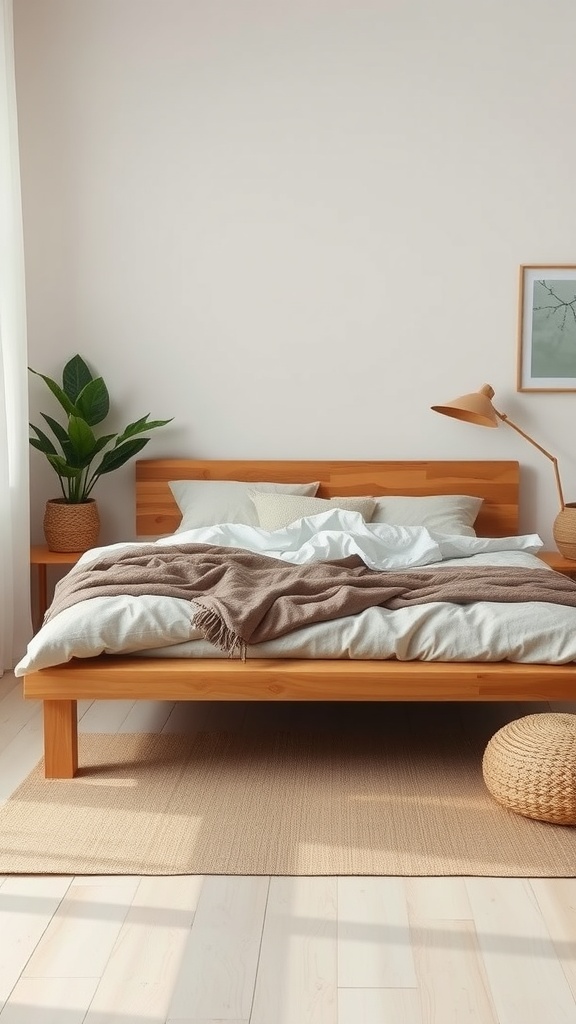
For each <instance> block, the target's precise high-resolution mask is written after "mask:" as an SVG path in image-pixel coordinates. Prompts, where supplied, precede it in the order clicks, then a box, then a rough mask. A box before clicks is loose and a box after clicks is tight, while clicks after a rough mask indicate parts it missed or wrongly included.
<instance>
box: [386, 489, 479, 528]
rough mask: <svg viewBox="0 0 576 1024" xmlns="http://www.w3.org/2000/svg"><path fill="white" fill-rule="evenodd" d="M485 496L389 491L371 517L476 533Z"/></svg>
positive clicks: (409, 524)
mask: <svg viewBox="0 0 576 1024" xmlns="http://www.w3.org/2000/svg"><path fill="white" fill-rule="evenodd" d="M482 500H483V499H482V498H473V497H471V496H470V495H468V494H431V495H427V496H425V497H409V496H407V495H387V496H385V497H382V498H376V508H375V510H374V515H373V516H372V519H371V520H370V521H371V522H372V523H388V524H389V525H390V526H426V527H427V528H428V529H429V530H434V531H435V532H436V533H449V534H452V536H457V537H475V536H476V531H475V530H474V523H475V521H476V517H477V515H478V513H479V511H480V506H481V504H482Z"/></svg>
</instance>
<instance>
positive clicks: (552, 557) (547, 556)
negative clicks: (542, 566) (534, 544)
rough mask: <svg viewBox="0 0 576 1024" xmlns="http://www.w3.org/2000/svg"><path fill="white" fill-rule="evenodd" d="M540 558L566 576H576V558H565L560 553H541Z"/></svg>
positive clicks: (539, 553)
mask: <svg viewBox="0 0 576 1024" xmlns="http://www.w3.org/2000/svg"><path fill="white" fill-rule="evenodd" d="M538 558H541V559H542V561H543V562H546V565H549V566H550V567H551V568H552V569H555V570H556V572H561V573H562V574H563V575H564V576H570V577H572V576H576V559H574V558H565V557H564V555H561V554H560V552H559V551H539V552H538Z"/></svg>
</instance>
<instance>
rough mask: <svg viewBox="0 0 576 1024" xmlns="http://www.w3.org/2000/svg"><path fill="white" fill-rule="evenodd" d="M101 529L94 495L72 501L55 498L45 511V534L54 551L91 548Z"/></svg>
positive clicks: (51, 549)
mask: <svg viewBox="0 0 576 1024" xmlns="http://www.w3.org/2000/svg"><path fill="white" fill-rule="evenodd" d="M99 533H100V516H99V515H98V505H97V504H96V502H95V501H94V498H89V499H88V501H83V502H81V503H80V504H77V505H72V504H70V503H69V502H66V501H64V499H63V498H51V499H50V501H47V502H46V510H45V512H44V536H45V537H46V543H47V545H48V549H49V550H50V551H87V550H88V548H93V547H94V546H95V544H96V541H97V540H98V535H99Z"/></svg>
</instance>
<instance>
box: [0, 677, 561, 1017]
mask: <svg viewBox="0 0 576 1024" xmlns="http://www.w3.org/2000/svg"><path fill="white" fill-rule="evenodd" d="M530 707H531V709H532V710H533V706H530ZM540 709H541V710H544V708H543V707H542V705H540ZM479 710H481V709H480V708H479ZM518 710H519V714H522V713H527V712H526V711H525V710H524V709H523V708H519V709H518ZM354 713H356V714H359V713H362V712H354ZM364 713H369V709H366V710H365V712H364ZM248 714H249V715H250V721H251V722H252V721H253V718H254V716H257V717H258V716H260V719H261V721H262V724H263V725H264V726H265V725H267V724H272V722H273V724H274V725H278V724H281V721H279V716H282V715H286V714H288V715H289V716H291V717H290V725H291V726H292V725H293V724H294V715H295V711H294V708H292V709H291V710H290V709H288V708H284V709H282V708H279V707H276V708H273V707H271V706H264V707H259V706H254V705H252V706H251V707H250V709H249V710H248V709H247V708H246V707H245V706H244V705H227V706H224V705H221V704H220V705H208V704H207V705H202V706H196V707H194V706H192V705H190V704H181V705H176V706H175V705H172V704H168V703H139V704H136V705H134V704H131V703H129V702H123V701H118V702H113V701H111V702H100V703H97V704H89V703H87V704H85V705H82V707H81V708H80V715H81V720H80V728H81V729H82V730H85V731H92V732H112V731H119V732H120V731H126V732H138V731H156V730H158V731H165V732H170V731H182V730H194V729H198V728H207V727H210V728H218V727H222V728H242V723H243V721H245V720H246V716H247V715H248ZM300 714H301V715H304V716H306V725H307V726H309V725H310V719H312V722H313V723H315V724H317V725H318V726H319V727H322V728H326V727H330V719H329V714H332V715H338V714H340V715H343V716H344V719H343V720H345V719H346V717H347V714H348V712H347V711H346V709H337V708H336V709H334V708H333V709H331V711H330V712H329V714H328V717H327V711H326V709H325V708H318V707H310V708H308V709H301V710H300ZM40 755H41V717H40V710H39V708H38V707H37V706H36V705H35V704H32V703H31V702H25V701H23V700H22V697H21V685H20V681H18V680H15V679H14V678H13V677H12V676H6V675H5V676H4V677H3V678H2V679H0V801H2V800H5V799H6V798H7V797H8V796H9V794H10V793H11V792H12V790H13V789H14V787H15V786H16V785H17V784H18V783H19V781H20V780H21V779H22V778H23V777H24V776H25V775H26V774H27V773H28V772H29V771H30V769H31V768H32V767H33V766H34V764H35V763H36V762H37V760H38V759H39V757H40ZM575 875H576V865H575ZM0 1007H1V1009H0V1024H81V1022H83V1021H85V1022H87V1024H116V1022H117V1024H166V1022H170V1024H223V1022H226V1024H248V1022H250V1024H476V1022H478V1024H564V1022H565V1024H575V1022H576V878H575V879H552V880H543V879H538V880H523V879H498V878H494V879H491V878H263V877H218V876H209V877H200V876H186V877H170V878H150V877H142V878H140V877H113V878H110V877H105V876H102V877H89V878H86V877H77V878H69V877H66V878H61V877H49V876H47V877H6V878H2V877H0Z"/></svg>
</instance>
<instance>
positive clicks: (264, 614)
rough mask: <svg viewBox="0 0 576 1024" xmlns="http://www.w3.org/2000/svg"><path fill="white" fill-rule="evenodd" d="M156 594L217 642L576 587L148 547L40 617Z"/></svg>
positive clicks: (76, 580)
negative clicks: (175, 602) (180, 602)
mask: <svg viewBox="0 0 576 1024" xmlns="http://www.w3.org/2000/svg"><path fill="white" fill-rule="evenodd" d="M123 594H124V595H130V596H134V597H138V596H143V595H154V594H156V595H158V596H162V597H176V598H182V599H184V600H186V601H191V602H193V605H192V613H193V622H194V626H195V627H196V628H197V629H198V630H199V631H200V632H201V633H202V635H203V636H204V637H205V639H206V640H209V641H210V642H211V643H213V644H214V645H215V646H216V647H218V648H220V649H221V650H223V651H228V652H229V653H230V654H231V655H232V654H234V653H235V652H236V651H238V652H239V653H240V654H241V656H242V657H245V655H246V647H247V645H248V644H257V643H262V642H263V641H265V640H275V639H276V638H277V637H280V636H283V635H284V634H286V633H291V632H292V631H293V630H296V629H300V628H301V627H304V626H310V625H312V623H315V622H326V621H328V620H332V619H338V618H342V617H343V616H346V615H356V614H358V613H359V612H362V611H364V610H365V609H366V608H371V607H375V606H383V607H386V608H404V607H406V606H408V605H414V604H426V603H428V602H438V601H447V602H452V603H454V604H470V603H472V602H473V601H504V602H522V601H545V602H550V603H553V604H563V605H570V606H572V607H576V583H575V582H573V581H572V580H570V579H568V578H567V577H566V576H561V575H560V573H556V572H552V571H550V570H549V569H545V568H542V569H526V568H512V567H508V566H482V567H477V568H476V567H475V568H470V567H469V566H463V567H462V568H454V567H453V566H450V567H444V568H443V567H436V566H435V567H433V568H428V567H423V568H417V569H409V570H402V571H396V570H390V571H388V570H383V571H376V570H374V569H368V568H367V567H366V566H365V565H364V563H363V562H362V560H361V559H360V558H359V557H358V556H356V555H352V556H350V557H349V558H344V559H340V560H336V561H329V562H309V563H307V564H306V565H292V564H291V563H289V562H284V561H282V560H280V559H277V558H268V557H267V556H265V555H258V554H254V553H253V552H251V551H245V550H243V549H241V548H227V547H220V546H217V545H212V544H182V545H178V546H176V545H159V544H142V545H138V546H137V548H131V549H128V550H126V552H125V553H120V554H109V555H105V556H103V557H101V558H98V559H97V560H96V561H94V562H92V563H90V564H88V565H87V566H86V567H85V568H84V567H77V568H74V569H73V570H71V572H69V573H68V575H67V576H65V577H64V579H62V580H60V582H59V583H57V585H56V589H55V593H54V600H53V602H52V604H51V606H50V608H49V609H48V611H47V612H46V616H45V619H44V621H45V622H48V620H49V619H51V618H53V617H54V616H55V615H58V613H59V612H61V611H63V610H64V608H68V607H70V606H71V605H73V604H76V603H77V602H79V601H86V600H88V599H89V598H93V597H117V596H119V595H123Z"/></svg>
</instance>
